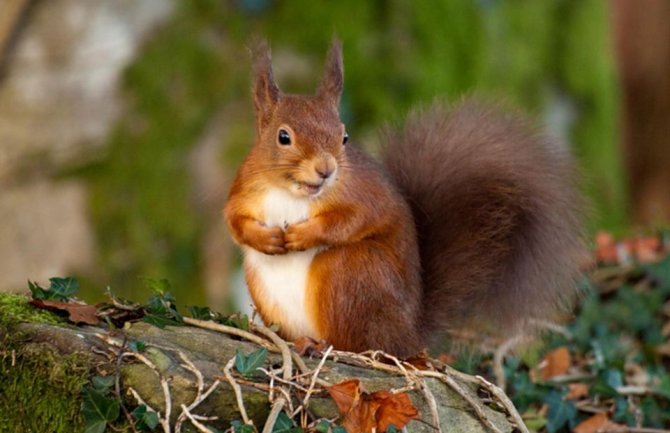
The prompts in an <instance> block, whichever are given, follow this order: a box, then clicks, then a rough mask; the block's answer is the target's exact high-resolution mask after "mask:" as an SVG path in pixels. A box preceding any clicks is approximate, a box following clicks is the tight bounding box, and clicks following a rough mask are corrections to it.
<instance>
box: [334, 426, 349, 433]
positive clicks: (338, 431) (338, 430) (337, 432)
mask: <svg viewBox="0 0 670 433" xmlns="http://www.w3.org/2000/svg"><path fill="white" fill-rule="evenodd" d="M333 433H347V429H345V428H344V427H342V426H339V425H338V426H335V427H333Z"/></svg>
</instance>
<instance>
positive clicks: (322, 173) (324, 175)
mask: <svg viewBox="0 0 670 433" xmlns="http://www.w3.org/2000/svg"><path fill="white" fill-rule="evenodd" d="M315 170H316V173H317V174H318V175H319V177H320V178H321V179H323V180H326V179H328V178H329V177H330V175H331V174H333V170H331V169H330V168H328V167H315Z"/></svg>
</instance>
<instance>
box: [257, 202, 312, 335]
mask: <svg viewBox="0 0 670 433" xmlns="http://www.w3.org/2000/svg"><path fill="white" fill-rule="evenodd" d="M262 203H263V219H264V222H265V224H266V225H267V226H268V227H282V228H283V227H286V226H288V225H290V224H295V223H298V222H301V221H304V220H306V219H307V218H308V216H309V200H308V199H306V198H305V199H302V198H298V197H295V196H293V195H292V194H291V193H289V192H288V191H285V190H280V189H273V190H270V191H268V193H267V194H266V195H265V198H264V199H263V202H262ZM244 250H245V256H244V260H245V265H246V266H247V267H250V268H251V269H252V270H253V272H254V274H255V276H256V278H257V279H258V280H260V281H259V282H260V283H261V284H260V287H256V289H257V290H258V292H259V293H257V296H260V297H262V299H264V300H265V302H267V303H269V305H270V306H271V309H273V310H274V309H277V310H279V311H280V312H281V317H283V318H284V320H285V321H286V323H281V324H280V326H281V327H282V330H283V332H285V333H286V334H288V335H289V336H291V337H298V336H303V335H304V336H311V337H314V338H316V337H317V335H316V331H315V328H314V326H313V325H312V323H310V320H309V318H308V317H307V308H306V305H305V290H306V285H307V274H308V272H309V266H310V264H311V262H312V258H313V257H314V254H316V249H312V250H307V251H300V252H292V253H288V254H284V255H277V256H270V255H267V254H263V253H261V252H258V251H256V250H253V249H251V248H248V247H245V249H244Z"/></svg>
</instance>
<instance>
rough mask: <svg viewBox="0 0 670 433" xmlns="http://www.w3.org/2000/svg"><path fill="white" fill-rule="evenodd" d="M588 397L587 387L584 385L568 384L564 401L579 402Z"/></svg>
mask: <svg viewBox="0 0 670 433" xmlns="http://www.w3.org/2000/svg"><path fill="white" fill-rule="evenodd" d="M588 395H589V386H588V385H587V384H585V383H569V384H568V392H567V394H565V399H566V400H579V399H580V398H582V397H586V396H588Z"/></svg>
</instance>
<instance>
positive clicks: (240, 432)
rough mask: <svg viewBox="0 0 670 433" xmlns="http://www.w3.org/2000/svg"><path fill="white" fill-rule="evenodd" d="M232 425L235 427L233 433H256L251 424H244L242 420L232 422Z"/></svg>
mask: <svg viewBox="0 0 670 433" xmlns="http://www.w3.org/2000/svg"><path fill="white" fill-rule="evenodd" d="M230 425H231V426H232V427H233V431H234V432H235V433H255V431H256V429H255V428H254V426H252V425H249V424H242V421H240V420H235V421H232V422H231V423H230Z"/></svg>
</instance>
